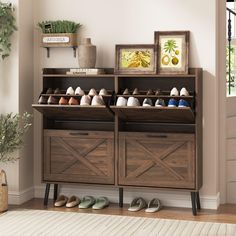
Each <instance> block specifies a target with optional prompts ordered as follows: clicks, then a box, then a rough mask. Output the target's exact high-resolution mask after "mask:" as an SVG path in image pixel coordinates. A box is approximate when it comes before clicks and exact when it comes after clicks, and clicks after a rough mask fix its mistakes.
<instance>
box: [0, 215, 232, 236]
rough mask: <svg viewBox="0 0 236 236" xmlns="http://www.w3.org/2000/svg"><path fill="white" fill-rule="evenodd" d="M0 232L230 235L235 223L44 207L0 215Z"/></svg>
mask: <svg viewBox="0 0 236 236" xmlns="http://www.w3.org/2000/svg"><path fill="white" fill-rule="evenodd" d="M0 235H1V236H11V235H12V236H13V235H14V236H18V235H19V236H28V235H31V236H34V235H40V236H41V235H45V236H51V235H53V236H61V235H63V236H67V235H68V236H69V235H70V236H73V235H76V236H77V235H78V236H85V235H86V236H96V235H102V236H113V235H124V236H129V235H135V236H136V235H138V236H149V235H150V236H151V235H158V236H159V235H160V236H161V235H163V236H185V235H186V236H192V235H196V236H199V235H204V236H205V235H208V236H211V235H212V236H217V235H218V236H223V235H227V236H231V235H236V225H233V224H220V223H209V222H195V221H183V220H166V219H157V218H144V217H128V216H111V215H100V214H99V215H98V214H86V213H70V212H58V211H45V210H17V211H8V212H7V213H4V214H1V215H0Z"/></svg>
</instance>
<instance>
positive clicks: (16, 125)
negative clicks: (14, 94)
mask: <svg viewBox="0 0 236 236" xmlns="http://www.w3.org/2000/svg"><path fill="white" fill-rule="evenodd" d="M30 118H31V114H29V113H27V112H25V113H23V115H19V114H15V115H14V114H12V113H9V114H6V115H0V163H9V162H15V161H16V160H18V159H19V157H18V156H16V155H15V154H14V152H15V151H17V150H19V149H20V148H21V147H22V146H23V145H24V134H25V133H26V132H27V130H28V129H29V127H30V126H31V123H30ZM7 209H8V186H7V178H6V173H5V171H4V170H1V172H0V212H3V211H6V210H7Z"/></svg>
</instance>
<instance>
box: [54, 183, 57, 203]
mask: <svg viewBox="0 0 236 236" xmlns="http://www.w3.org/2000/svg"><path fill="white" fill-rule="evenodd" d="M57 195H58V184H54V194H53V200H54V202H55V201H56V199H57Z"/></svg>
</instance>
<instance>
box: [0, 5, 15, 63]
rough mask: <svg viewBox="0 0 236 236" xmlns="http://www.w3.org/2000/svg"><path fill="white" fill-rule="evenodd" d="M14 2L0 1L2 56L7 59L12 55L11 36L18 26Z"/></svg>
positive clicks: (0, 45)
mask: <svg viewBox="0 0 236 236" xmlns="http://www.w3.org/2000/svg"><path fill="white" fill-rule="evenodd" d="M13 11H14V8H13V7H12V4H9V3H2V2H0V56H1V57H2V59H5V58H6V57H8V56H9V55H10V51H11V36H12V34H13V33H14V31H15V30H16V29H17V28H16V25H15V23H16V19H15V17H14V15H13Z"/></svg>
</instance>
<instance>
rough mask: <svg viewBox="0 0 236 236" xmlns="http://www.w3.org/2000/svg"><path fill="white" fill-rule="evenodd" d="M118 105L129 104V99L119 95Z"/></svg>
mask: <svg viewBox="0 0 236 236" xmlns="http://www.w3.org/2000/svg"><path fill="white" fill-rule="evenodd" d="M116 106H118V107H122V106H127V99H126V98H124V97H118V99H117V101H116Z"/></svg>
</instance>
